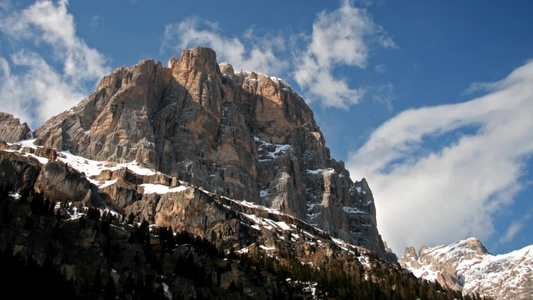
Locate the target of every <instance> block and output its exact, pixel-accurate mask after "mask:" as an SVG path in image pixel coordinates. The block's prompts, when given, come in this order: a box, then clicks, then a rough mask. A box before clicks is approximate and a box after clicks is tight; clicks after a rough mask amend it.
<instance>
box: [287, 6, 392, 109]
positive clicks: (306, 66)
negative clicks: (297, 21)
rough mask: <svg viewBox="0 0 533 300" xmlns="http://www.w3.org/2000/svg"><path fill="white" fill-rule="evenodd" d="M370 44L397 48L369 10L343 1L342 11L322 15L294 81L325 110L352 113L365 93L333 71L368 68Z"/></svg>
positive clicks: (316, 23) (304, 52)
mask: <svg viewBox="0 0 533 300" xmlns="http://www.w3.org/2000/svg"><path fill="white" fill-rule="evenodd" d="M370 44H378V45H380V46H382V47H385V48H394V47H396V45H395V44H394V42H393V41H392V39H391V38H390V36H388V34H387V33H386V32H385V31H384V30H383V28H381V27H380V26H378V25H376V24H375V23H374V22H373V20H372V18H371V17H370V15H369V14H368V13H367V11H366V10H365V9H362V8H356V7H354V6H352V3H351V2H350V1H343V3H342V5H341V7H340V8H339V9H337V10H335V11H333V12H325V11H323V12H321V13H320V14H318V17H317V20H316V21H315V23H314V24H313V33H312V35H311V37H310V43H309V45H308V47H307V49H306V50H305V51H303V52H302V53H300V54H299V58H298V59H297V62H296V71H295V72H294V79H295V80H296V82H297V83H298V84H299V85H300V86H301V87H302V88H304V89H306V90H308V92H309V93H308V94H309V95H308V96H309V97H310V98H311V99H316V100H319V101H321V103H322V104H323V105H324V106H332V107H336V108H342V109H348V108H349V106H350V105H353V104H356V103H358V102H359V100H360V99H361V97H362V96H363V94H364V89H362V88H355V89H354V88H351V87H349V85H348V83H347V82H346V81H345V80H343V79H339V78H336V77H335V76H334V75H333V71H334V69H335V67H336V66H339V65H345V66H351V67H358V68H366V66H367V63H368V57H369V53H370V50H369V45H370Z"/></svg>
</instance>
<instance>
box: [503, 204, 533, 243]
mask: <svg viewBox="0 0 533 300" xmlns="http://www.w3.org/2000/svg"><path fill="white" fill-rule="evenodd" d="M532 216H533V212H532V210H531V209H530V210H529V212H528V213H526V214H525V215H524V216H523V217H522V218H520V220H516V221H513V222H511V225H509V227H508V228H507V231H506V232H505V234H504V235H503V236H502V237H501V238H500V244H505V243H508V242H510V241H512V240H513V239H514V238H515V236H516V235H517V234H518V233H519V232H520V231H521V230H522V229H523V228H524V226H526V223H527V221H529V219H531V217H532Z"/></svg>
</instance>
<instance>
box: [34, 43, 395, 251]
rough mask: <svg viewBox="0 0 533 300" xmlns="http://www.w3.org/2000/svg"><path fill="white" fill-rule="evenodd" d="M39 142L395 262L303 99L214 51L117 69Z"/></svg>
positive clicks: (368, 201) (360, 185)
mask: <svg viewBox="0 0 533 300" xmlns="http://www.w3.org/2000/svg"><path fill="white" fill-rule="evenodd" d="M34 136H35V137H36V144H38V145H42V146H44V147H47V148H53V149H57V150H70V151H71V152H72V153H74V154H76V155H80V156H84V157H87V158H90V159H95V160H107V161H114V162H131V161H137V162H139V163H141V164H143V165H144V166H147V167H149V168H153V169H155V170H157V171H159V172H160V173H164V174H167V175H169V176H171V177H176V178H177V179H179V180H182V181H185V182H188V183H190V184H192V185H195V186H199V187H202V188H203V189H205V190H208V191H211V192H213V193H215V194H217V195H221V196H227V197H230V198H233V199H238V200H248V201H252V202H255V203H258V204H261V205H264V206H267V207H271V208H274V209H278V210H280V211H283V212H287V213H289V214H291V215H293V216H295V217H298V218H300V219H302V220H306V221H307V222H309V223H311V224H315V225H317V226H319V227H320V228H323V229H325V230H327V231H328V232H330V233H331V234H332V235H333V236H336V237H339V238H343V239H346V240H348V241H350V242H352V243H354V244H356V245H360V246H363V247H366V248H368V249H370V250H372V251H374V252H376V253H378V254H379V255H380V256H382V257H388V258H389V259H392V260H394V259H395V258H394V255H393V254H391V253H388V252H387V251H386V250H385V247H384V245H383V242H382V241H381V237H380V236H379V234H378V232H377V224H376V218H375V213H376V212H375V206H374V203H373V197H372V194H371V192H370V189H369V187H368V185H367V183H366V181H364V180H363V181H361V182H356V183H354V182H352V180H351V179H350V177H349V173H348V171H347V170H346V169H345V167H344V164H343V163H342V162H337V161H335V160H334V159H332V158H331V157H330V153H329V149H328V148H327V147H326V145H325V140H324V137H323V135H322V133H321V131H320V128H319V127H318V125H317V124H316V122H315V120H314V117H313V112H312V111H311V109H310V108H309V107H308V106H307V104H306V103H305V101H304V99H303V98H302V97H301V96H300V95H299V94H298V93H297V92H295V91H294V90H293V89H292V88H291V87H290V86H289V85H288V84H287V83H286V82H284V81H283V80H281V79H279V78H274V77H269V76H266V75H263V74H257V73H254V72H240V73H235V72H234V70H233V68H232V67H231V65H230V64H228V63H222V64H220V65H219V64H218V63H217V61H216V53H215V52H214V51H213V50H212V49H209V48H193V49H188V50H184V51H183V52H182V54H181V57H180V58H179V59H178V58H176V57H174V58H172V59H170V60H169V63H168V67H164V66H162V65H161V63H160V62H157V63H156V62H154V61H153V60H144V61H141V62H139V64H137V65H135V66H131V67H128V68H124V67H121V68H118V69H117V70H115V71H114V72H113V73H112V74H110V75H109V76H106V77H104V78H103V79H102V81H101V82H100V84H99V85H98V87H97V89H96V91H95V92H94V93H93V94H92V95H91V96H89V97H88V98H87V99H85V100H83V101H82V102H81V103H80V104H79V105H77V106H76V107H74V108H72V109H71V110H69V111H66V112H64V113H62V114H59V115H57V116H55V117H53V118H52V119H50V120H49V121H47V122H46V123H45V124H44V125H43V126H41V127H40V128H38V129H37V130H36V131H35V133H34ZM122 188H123V189H122V192H121V193H124V189H126V190H127V189H128V187H126V186H123V187H122ZM130 196H132V195H131V194H130ZM128 197H129V196H128Z"/></svg>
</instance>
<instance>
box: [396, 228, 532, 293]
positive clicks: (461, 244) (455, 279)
mask: <svg viewBox="0 0 533 300" xmlns="http://www.w3.org/2000/svg"><path fill="white" fill-rule="evenodd" d="M399 262H400V264H401V265H402V266H403V267H404V268H406V269H408V270H410V271H412V272H413V274H415V275H416V276H417V277H420V278H424V279H426V280H430V281H437V282H439V283H440V284H441V285H443V286H445V287H448V288H452V289H455V290H459V291H462V293H463V294H472V293H479V294H480V295H485V296H489V297H492V298H494V299H531V298H532V297H533V278H532V276H531V274H533V246H528V247H525V248H523V249H520V250H517V251H513V252H511V253H508V254H502V255H496V256H494V255H491V254H489V253H488V252H487V250H486V249H485V247H484V246H483V244H481V242H480V241H479V240H477V239H474V238H470V239H468V240H464V241H458V242H456V243H453V244H450V245H447V246H444V245H443V246H437V247H431V248H427V247H422V249H420V254H419V255H417V254H416V252H415V250H414V248H412V247H411V248H407V249H406V251H405V255H404V256H403V257H402V258H401V259H400V260H399Z"/></svg>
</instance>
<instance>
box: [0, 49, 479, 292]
mask: <svg viewBox="0 0 533 300" xmlns="http://www.w3.org/2000/svg"><path fill="white" fill-rule="evenodd" d="M5 119H6V120H10V121H9V122H6V123H5V127H6V128H5V130H3V131H0V140H3V141H0V261H1V263H2V266H3V267H2V272H3V273H4V274H3V275H5V276H4V278H7V279H6V280H5V281H3V282H2V284H3V291H17V292H18V293H19V294H18V295H19V296H21V297H22V298H34V297H42V296H43V295H46V296H49V297H52V298H61V299H116V298H117V297H118V298H119V299H148V298H149V299H228V298H235V299H257V298H260V299H346V298H356V299H357V298H360V299H417V298H418V299H453V298H457V299H460V298H463V299H473V298H472V297H471V296H469V295H467V296H461V295H460V293H458V292H456V291H453V290H451V289H445V288H443V287H442V286H441V285H440V284H439V283H436V282H428V281H424V280H419V279H417V278H416V277H415V276H413V274H411V273H410V272H409V271H407V270H405V269H402V268H401V267H400V265H399V264H398V263H397V262H396V257H395V255H394V254H392V253H390V252H389V251H388V250H387V249H386V247H385V246H384V243H383V241H382V239H381V237H380V235H379V233H378V230H377V224H376V210H375V206H374V199H373V195H372V192H371V190H370V188H369V186H368V183H367V182H366V180H364V179H362V180H361V181H357V182H352V180H351V179H350V176H349V173H348V171H346V169H345V168H344V164H343V163H342V162H338V161H336V160H334V159H333V158H331V157H330V153H329V150H328V148H327V147H326V146H325V140H324V137H323V135H322V133H321V132H320V128H319V127H318V126H317V124H316V122H315V121H314V118H313V113H312V111H311V110H310V109H309V107H308V106H307V105H306V104H305V101H304V100H303V99H302V97H301V96H299V95H298V94H297V93H296V92H295V91H294V90H292V88H290V86H289V85H288V84H287V83H285V82H284V81H283V80H281V79H278V78H272V77H269V76H266V75H262V74H256V73H254V72H242V71H241V72H239V73H236V72H235V71H234V70H233V68H232V67H231V65H229V64H227V63H222V64H218V63H217V61H216V54H215V52H214V51H213V50H211V49H208V48H193V49H188V50H184V51H183V52H182V54H181V57H180V58H179V59H178V58H172V59H170V61H169V64H168V67H163V66H162V65H161V63H160V62H157V63H156V62H154V61H153V60H145V61H141V62H140V63H139V64H137V65H135V66H131V67H128V68H124V67H122V68H118V69H117V70H115V71H114V72H113V73H112V74H110V75H109V76H106V77H105V78H103V79H102V81H101V82H100V84H99V85H98V87H97V89H96V91H95V92H94V93H93V94H92V95H90V96H89V97H88V98H86V99H85V100H83V101H82V102H81V103H80V104H79V105H77V106H76V107H73V108H72V109H70V110H68V111H65V112H63V113H61V114H59V115H57V116H55V117H53V118H52V119H50V120H48V121H47V122H45V124H43V125H42V126H41V127H40V128H38V129H37V130H35V131H34V132H33V139H31V140H28V139H26V140H22V141H17V142H14V141H13V140H8V139H9V138H12V136H13V135H12V132H14V131H15V129H17V128H21V126H24V124H23V125H20V122H19V121H18V120H15V119H14V118H13V117H12V116H9V115H5ZM24 132H25V131H24V130H21V131H20V133H21V134H20V135H18V134H17V135H18V137H19V138H21V139H24V138H28V135H27V133H24ZM22 133H24V134H22ZM15 139H16V137H15ZM7 275H9V276H7ZM28 283H31V286H30V287H31V288H28V287H27V285H28ZM474 297H475V296H474Z"/></svg>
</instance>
